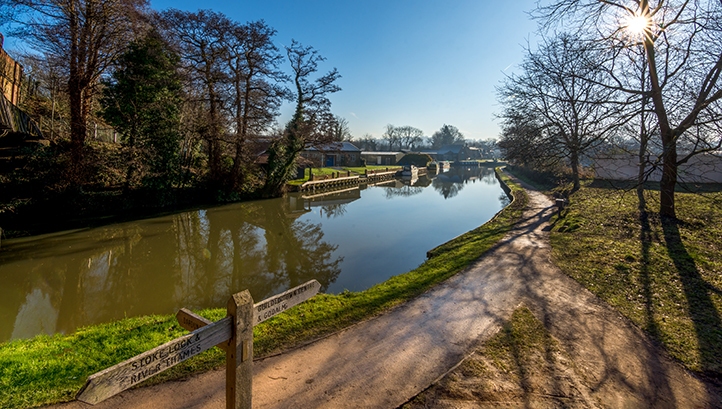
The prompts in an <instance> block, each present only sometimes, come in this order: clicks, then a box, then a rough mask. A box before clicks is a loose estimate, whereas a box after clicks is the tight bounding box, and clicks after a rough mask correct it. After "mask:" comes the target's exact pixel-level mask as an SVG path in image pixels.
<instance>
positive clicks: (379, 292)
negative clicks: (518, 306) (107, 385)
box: [0, 186, 527, 408]
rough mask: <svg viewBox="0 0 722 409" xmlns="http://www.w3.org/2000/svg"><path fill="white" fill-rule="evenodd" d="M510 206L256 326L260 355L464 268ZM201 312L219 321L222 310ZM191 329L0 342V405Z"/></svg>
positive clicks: (513, 212) (144, 326)
mask: <svg viewBox="0 0 722 409" xmlns="http://www.w3.org/2000/svg"><path fill="white" fill-rule="evenodd" d="M512 192H513V195H514V197H515V199H514V201H513V202H512V204H511V205H509V206H508V207H507V208H505V209H504V210H503V211H501V212H500V213H499V214H498V215H497V216H496V217H495V218H494V219H493V220H491V221H490V222H488V223H486V224H485V225H483V226H481V227H479V228H477V229H474V230H472V231H470V232H468V233H466V234H465V235H462V236H460V237H458V238H456V239H454V240H452V241H451V242H449V243H447V244H446V245H444V246H441V247H439V248H437V249H436V250H435V251H434V254H433V257H432V258H431V259H429V260H427V261H426V262H424V263H423V264H422V265H420V266H419V267H418V268H416V269H415V270H413V271H410V272H408V273H405V274H402V275H399V276H395V277H392V278H391V279H389V280H388V281H386V282H384V283H381V284H378V285H376V286H374V287H372V288H370V289H368V290H365V291H362V292H344V293H342V294H338V295H326V294H322V295H319V296H316V297H314V298H313V299H311V300H310V301H308V302H305V303H303V304H301V305H299V306H297V307H295V308H293V309H291V310H289V311H288V312H286V313H284V314H281V315H279V316H277V317H275V318H273V319H271V320H269V321H266V322H264V323H262V324H260V325H258V326H256V327H255V328H254V350H255V354H256V356H264V355H269V354H272V353H274V352H277V351H281V350H284V349H287V348H289V347H292V346H295V345H299V344H302V343H304V342H308V341H310V340H313V339H315V338H318V337H320V336H323V335H326V334H329V333H332V332H334V331H337V330H339V329H341V328H344V327H347V326H349V325H351V324H353V323H356V322H359V321H361V320H363V319H367V318H369V317H372V316H374V315H376V314H379V313H381V312H383V311H385V310H388V309H389V308H392V307H394V306H396V305H398V304H400V303H403V302H404V301H407V300H409V299H411V298H413V297H416V296H418V295H419V294H421V293H423V292H424V291H426V290H428V289H429V288H430V287H432V286H434V285H435V284H437V283H439V282H441V281H443V280H445V279H446V278H448V277H450V276H452V275H454V274H456V273H457V272H459V271H461V270H462V269H464V268H465V267H466V266H467V265H469V264H470V263H471V262H472V261H474V260H475V259H477V258H478V257H479V256H480V255H481V254H483V253H484V252H485V251H487V250H488V249H489V248H491V247H492V246H493V245H494V244H495V243H496V242H497V241H498V240H499V239H501V237H503V235H504V234H505V233H506V232H508V231H509V229H510V228H511V226H512V225H513V223H514V222H515V221H517V220H518V219H519V217H520V216H521V212H522V210H523V208H524V207H525V206H526V202H527V199H526V194H525V193H524V192H523V191H522V190H521V189H520V188H518V187H517V186H512ZM200 314H201V315H203V316H205V317H207V318H209V319H211V320H218V319H220V318H221V317H222V316H223V315H225V311H224V310H220V309H216V310H205V311H201V312H200ZM182 333H185V331H183V330H182V329H181V328H180V327H179V326H178V324H177V323H176V322H175V319H174V318H173V317H172V316H149V317H139V318H128V319H125V320H121V321H118V322H113V323H109V324H104V325H98V326H92V327H88V328H84V329H80V330H78V331H77V332H75V333H74V334H71V335H65V336H64V335H55V336H39V337H36V338H33V339H30V340H18V341H13V342H10V343H6V344H2V345H0V407H2V408H26V407H34V406H39V405H42V404H48V403H54V402H61V401H67V400H71V399H72V398H73V397H74V394H75V393H76V392H77V391H78V389H79V388H80V387H81V386H82V385H83V384H84V382H85V379H86V377H87V376H88V375H90V374H92V373H94V372H97V371H99V370H101V369H104V368H107V367H109V366H111V365H114V364H115V363H118V362H120V361H123V360H125V359H127V358H129V357H132V356H134V355H137V354H138V353H140V352H143V351H145V350H148V349H151V348H153V347H155V346H157V345H160V344H162V343H164V342H166V341H168V340H170V339H172V338H175V337H177V336H179V335H181V334H182ZM224 358H225V357H224V355H223V354H222V353H221V351H220V350H219V349H218V348H214V349H211V350H209V351H207V352H205V353H203V354H201V355H199V356H198V357H196V358H193V359H191V360H189V361H186V362H184V363H182V364H180V365H178V366H177V367H175V368H173V369H172V370H170V371H166V372H164V373H163V374H161V375H159V376H157V377H155V378H153V379H151V380H150V382H154V383H155V382H160V381H163V380H168V379H173V378H179V377H182V376H186V375H188V374H191V373H195V372H200V371H204V370H208V369H210V368H213V367H217V366H219V365H221V364H222V363H223V361H224Z"/></svg>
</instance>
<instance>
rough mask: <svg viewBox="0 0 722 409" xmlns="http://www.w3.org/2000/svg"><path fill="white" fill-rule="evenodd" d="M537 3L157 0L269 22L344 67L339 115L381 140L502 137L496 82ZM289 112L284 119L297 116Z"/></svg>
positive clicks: (516, 52) (529, 35) (530, 35)
mask: <svg viewBox="0 0 722 409" xmlns="http://www.w3.org/2000/svg"><path fill="white" fill-rule="evenodd" d="M535 3H536V0H514V1H490V0H447V1H435V0H413V1H412V0H371V1H347V0H251V1H248V0H245V1H244V0H235V1H227V0H222V1H212V2H207V3H202V2H198V1H189V0H173V1H171V0H151V7H152V8H154V9H157V10H162V9H166V8H169V7H174V8H177V9H181V10H189V11H195V10H197V9H198V8H210V9H213V10H215V11H219V12H222V13H224V14H226V15H227V16H228V17H230V18H232V19H233V20H236V21H239V22H246V21H252V20H259V19H263V20H265V21H266V23H268V25H270V26H271V27H273V28H275V29H276V30H277V31H278V34H277V36H276V44H278V45H279V47H280V46H282V45H287V44H290V42H291V39H296V40H298V41H300V42H301V43H303V44H304V45H311V46H313V47H314V48H316V49H317V50H318V51H319V52H320V54H321V55H323V56H324V57H326V58H327V60H326V62H325V66H322V70H323V71H324V72H326V71H328V70H329V69H331V68H333V67H336V68H337V69H338V71H339V73H340V74H341V76H342V78H341V79H340V80H339V85H340V86H341V87H342V88H343V90H342V91H341V92H338V93H336V94H334V95H332V96H331V102H332V110H333V111H334V113H335V114H337V115H340V116H342V117H344V118H346V119H347V120H348V121H349V126H350V128H351V132H352V134H353V135H354V137H360V136H362V135H363V134H365V133H369V134H372V135H373V136H375V137H379V136H381V134H382V133H383V131H384V127H385V126H386V124H389V123H390V124H394V125H397V126H401V125H411V126H414V127H416V128H419V129H421V130H423V131H424V133H425V134H426V135H427V136H430V135H432V134H433V133H434V132H435V131H437V130H438V129H439V128H441V126H442V125H443V124H445V123H446V124H451V125H454V126H456V127H458V128H459V129H460V130H461V131H462V133H464V135H465V136H466V137H467V138H470V139H486V138H496V137H497V136H498V134H499V127H498V124H497V122H496V121H494V120H493V113H494V112H495V111H496V110H497V106H496V95H495V91H494V86H495V85H497V84H498V83H499V81H500V80H501V79H502V78H503V74H502V72H503V71H504V70H505V69H507V67H510V66H511V68H508V70H507V72H509V70H513V69H514V66H515V65H517V64H519V63H520V62H521V60H522V57H523V49H522V45H524V44H526V42H527V39H529V40H530V41H533V39H534V35H535V34H534V31H535V29H536V25H535V23H534V22H532V21H531V20H530V19H529V18H528V16H527V14H526V12H528V11H530V10H531V9H532V8H533V7H534V4H535ZM291 109H292V108H291V107H290V106H287V107H286V108H285V109H284V113H283V115H282V118H280V121H285V120H287V119H290V112H291Z"/></svg>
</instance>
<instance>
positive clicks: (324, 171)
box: [288, 165, 401, 186]
mask: <svg viewBox="0 0 722 409" xmlns="http://www.w3.org/2000/svg"><path fill="white" fill-rule="evenodd" d="M386 169H389V170H395V169H401V167H400V166H378V165H369V166H362V167H344V168H308V170H306V173H305V174H304V177H303V178H302V179H294V180H290V181H288V184H289V185H292V186H297V185H302V184H304V183H305V182H308V179H309V178H310V176H309V173H310V172H313V175H314V176H329V175H332V174H334V173H339V172H347V171H348V172H351V175H352V176H354V175H360V174H362V173H364V172H365V171H367V170H386Z"/></svg>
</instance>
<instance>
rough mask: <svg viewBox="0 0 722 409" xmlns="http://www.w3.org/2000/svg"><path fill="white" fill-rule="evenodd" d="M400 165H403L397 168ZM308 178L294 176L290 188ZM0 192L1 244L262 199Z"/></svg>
mask: <svg viewBox="0 0 722 409" xmlns="http://www.w3.org/2000/svg"><path fill="white" fill-rule="evenodd" d="M385 168H386V167H382V166H368V167H363V168H362V167H355V168H339V169H336V168H314V169H313V174H314V175H315V176H319V177H326V176H330V175H332V174H334V173H340V172H342V171H343V172H352V173H353V174H361V173H363V172H364V171H365V170H366V169H369V170H376V169H385ZM398 169H400V168H398ZM308 179H309V176H306V177H305V178H303V179H297V180H291V181H289V183H288V187H289V190H293V189H296V188H297V187H298V186H299V185H301V184H303V183H304V182H305V181H307V180H308ZM1 191H2V193H1V194H0V245H1V243H2V240H7V239H12V238H18V237H27V236H35V235H39V234H46V233H54V232H59V231H64V230H73V229H81V228H92V227H98V226H103V225H107V224H112V223H121V222H125V221H130V220H138V219H146V218H152V217H160V216H164V215H167V214H173V213H179V212H183V211H189V210H196V209H200V208H205V207H212V206H221V205H226V204H230V203H238V202H244V201H249V200H258V199H262V197H261V192H260V190H257V191H248V192H245V193H228V192H225V191H224V190H223V189H217V188H216V189H214V188H212V187H186V188H174V189H169V190H163V191H159V190H152V189H136V190H131V191H129V192H125V191H124V190H123V189H122V187H120V186H117V187H115V188H98V189H85V190H72V189H67V190H64V191H57V192H56V191H52V190H47V189H45V188H39V187H37V186H35V185H33V184H26V185H17V186H15V185H8V184H5V185H2V189H1Z"/></svg>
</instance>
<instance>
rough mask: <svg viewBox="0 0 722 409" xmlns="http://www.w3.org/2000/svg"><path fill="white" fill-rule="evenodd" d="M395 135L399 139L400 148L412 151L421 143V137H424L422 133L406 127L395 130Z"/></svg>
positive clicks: (417, 129)
mask: <svg viewBox="0 0 722 409" xmlns="http://www.w3.org/2000/svg"><path fill="white" fill-rule="evenodd" d="M396 133H397V135H398V138H399V145H400V146H401V147H404V146H405V147H407V148H408V149H413V147H414V146H417V145H418V144H419V143H421V141H422V137H423V136H424V131H422V130H421V129H419V128H414V127H413V126H408V125H406V126H400V127H398V128H396Z"/></svg>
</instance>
